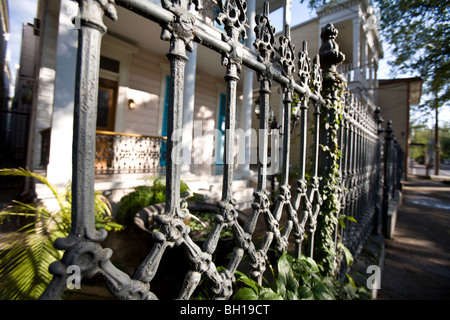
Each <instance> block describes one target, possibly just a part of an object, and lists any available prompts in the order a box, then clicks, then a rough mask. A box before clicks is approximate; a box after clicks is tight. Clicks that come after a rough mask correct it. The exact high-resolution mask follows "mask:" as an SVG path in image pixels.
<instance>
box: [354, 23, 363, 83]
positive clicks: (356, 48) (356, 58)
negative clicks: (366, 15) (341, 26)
mask: <svg viewBox="0 0 450 320" xmlns="http://www.w3.org/2000/svg"><path fill="white" fill-rule="evenodd" d="M352 23H353V69H354V74H355V79H354V80H355V81H359V80H360V79H361V70H360V66H361V63H360V61H361V49H360V37H361V36H360V30H361V25H360V18H359V16H357V17H355V18H353V20H352Z"/></svg>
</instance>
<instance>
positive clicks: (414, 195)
mask: <svg viewBox="0 0 450 320" xmlns="http://www.w3.org/2000/svg"><path fill="white" fill-rule="evenodd" d="M378 299H379V300H412V299H422V300H423V299H425V300H443V299H445V300H446V299H450V184H449V183H445V182H439V181H433V180H430V179H421V178H419V177H417V176H412V177H410V178H408V181H406V182H405V183H404V188H403V202H402V204H401V205H400V207H399V208H398V212H397V223H396V229H395V233H394V237H393V238H392V239H385V265H384V271H383V274H382V279H381V290H380V291H379V294H378Z"/></svg>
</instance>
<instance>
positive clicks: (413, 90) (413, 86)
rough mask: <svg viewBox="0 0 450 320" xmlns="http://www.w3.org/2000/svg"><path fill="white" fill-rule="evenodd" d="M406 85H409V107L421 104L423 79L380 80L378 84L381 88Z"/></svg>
mask: <svg viewBox="0 0 450 320" xmlns="http://www.w3.org/2000/svg"><path fill="white" fill-rule="evenodd" d="M402 83H404V84H406V85H408V88H409V92H408V97H409V101H408V103H409V105H417V104H419V103H420V97H421V96H422V84H423V79H422V78H420V77H415V78H403V79H387V80H378V84H379V86H380V87H388V86H392V85H398V84H402Z"/></svg>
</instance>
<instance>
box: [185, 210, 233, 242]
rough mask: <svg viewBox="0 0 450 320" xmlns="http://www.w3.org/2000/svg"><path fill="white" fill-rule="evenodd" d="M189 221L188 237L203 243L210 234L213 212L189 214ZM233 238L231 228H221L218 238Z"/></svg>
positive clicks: (212, 224)
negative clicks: (189, 231) (189, 230)
mask: <svg viewBox="0 0 450 320" xmlns="http://www.w3.org/2000/svg"><path fill="white" fill-rule="evenodd" d="M190 216H191V221H190V222H189V227H190V229H191V233H190V236H191V238H192V239H193V240H195V241H205V240H206V238H207V237H208V235H209V234H210V233H211V232H212V230H213V227H214V225H215V223H214V217H215V216H216V214H215V213H214V212H195V211H191V212H190ZM233 236H234V234H233V230H232V228H231V227H229V228H223V229H222V230H221V232H220V238H232V237H233Z"/></svg>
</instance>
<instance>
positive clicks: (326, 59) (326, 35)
mask: <svg viewBox="0 0 450 320" xmlns="http://www.w3.org/2000/svg"><path fill="white" fill-rule="evenodd" d="M337 35H338V30H337V29H336V28H335V27H334V26H333V25H332V24H331V23H329V24H327V25H326V26H325V29H324V30H323V32H322V34H321V35H320V37H321V38H322V42H323V44H322V46H321V47H320V50H319V54H320V61H321V65H322V67H323V68H324V69H325V70H328V69H332V70H333V71H336V66H337V65H338V64H340V63H342V62H343V61H344V60H345V55H344V54H343V53H342V52H340V51H339V45H338V44H337V43H336V41H335V40H336V37H337Z"/></svg>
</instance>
